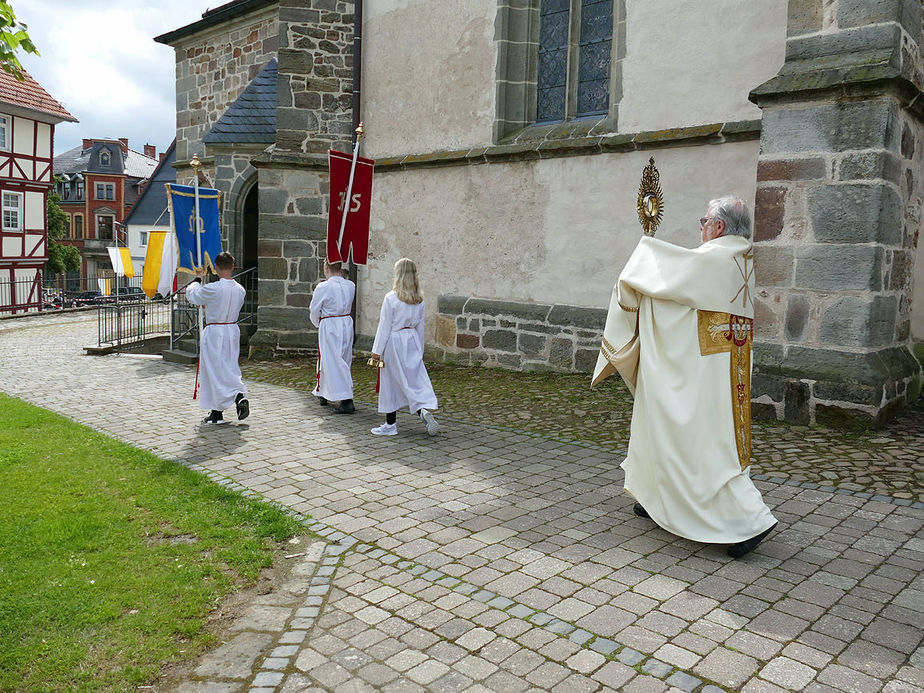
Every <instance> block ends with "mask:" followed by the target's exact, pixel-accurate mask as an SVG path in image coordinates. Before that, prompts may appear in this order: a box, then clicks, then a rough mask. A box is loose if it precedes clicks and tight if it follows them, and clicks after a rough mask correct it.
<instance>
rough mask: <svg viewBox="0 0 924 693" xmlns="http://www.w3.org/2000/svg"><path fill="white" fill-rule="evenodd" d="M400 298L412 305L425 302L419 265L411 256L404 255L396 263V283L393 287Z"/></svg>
mask: <svg viewBox="0 0 924 693" xmlns="http://www.w3.org/2000/svg"><path fill="white" fill-rule="evenodd" d="M392 288H393V289H394V291H395V294H396V295H397V296H398V299H400V300H401V301H403V302H404V303H409V304H410V305H412V306H415V305H417V304H418V303H423V294H422V293H421V291H420V281H419V280H418V279H417V265H415V264H414V261H413V260H411V259H410V258H406V257H403V258H401V259H400V260H398V261H397V262H396V263H395V284H394V286H393V287H392Z"/></svg>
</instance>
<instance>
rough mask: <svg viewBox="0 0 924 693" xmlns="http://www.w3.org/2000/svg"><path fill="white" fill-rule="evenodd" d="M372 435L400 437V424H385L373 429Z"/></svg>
mask: <svg viewBox="0 0 924 693" xmlns="http://www.w3.org/2000/svg"><path fill="white" fill-rule="evenodd" d="M370 433H372V435H374V436H396V435H398V424H396V423H393V424H390V423H384V424H382V425H381V426H376V427H375V428H373V429H372V430H371V431H370Z"/></svg>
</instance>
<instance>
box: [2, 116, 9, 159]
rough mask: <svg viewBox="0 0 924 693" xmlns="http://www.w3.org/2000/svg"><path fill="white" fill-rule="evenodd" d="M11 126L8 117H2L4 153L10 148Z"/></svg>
mask: <svg viewBox="0 0 924 693" xmlns="http://www.w3.org/2000/svg"><path fill="white" fill-rule="evenodd" d="M9 125H10V119H9V118H8V117H7V116H0V149H2V150H4V151H6V150H9V148H10V137H9Z"/></svg>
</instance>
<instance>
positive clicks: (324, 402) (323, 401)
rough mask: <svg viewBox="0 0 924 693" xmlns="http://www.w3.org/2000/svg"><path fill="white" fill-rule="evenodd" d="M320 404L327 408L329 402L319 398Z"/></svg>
mask: <svg viewBox="0 0 924 693" xmlns="http://www.w3.org/2000/svg"><path fill="white" fill-rule="evenodd" d="M318 404H320V405H321V406H322V407H326V406H327V400H326V399H325V398H323V397H318Z"/></svg>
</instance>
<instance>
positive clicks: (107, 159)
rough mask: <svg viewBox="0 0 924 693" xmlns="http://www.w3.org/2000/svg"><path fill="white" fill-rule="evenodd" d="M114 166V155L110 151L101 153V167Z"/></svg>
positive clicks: (106, 150) (105, 150)
mask: <svg viewBox="0 0 924 693" xmlns="http://www.w3.org/2000/svg"><path fill="white" fill-rule="evenodd" d="M111 164H112V154H110V153H109V150H108V149H103V150H102V151H100V153H99V165H100V166H107V167H108V166H110V165H111Z"/></svg>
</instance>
